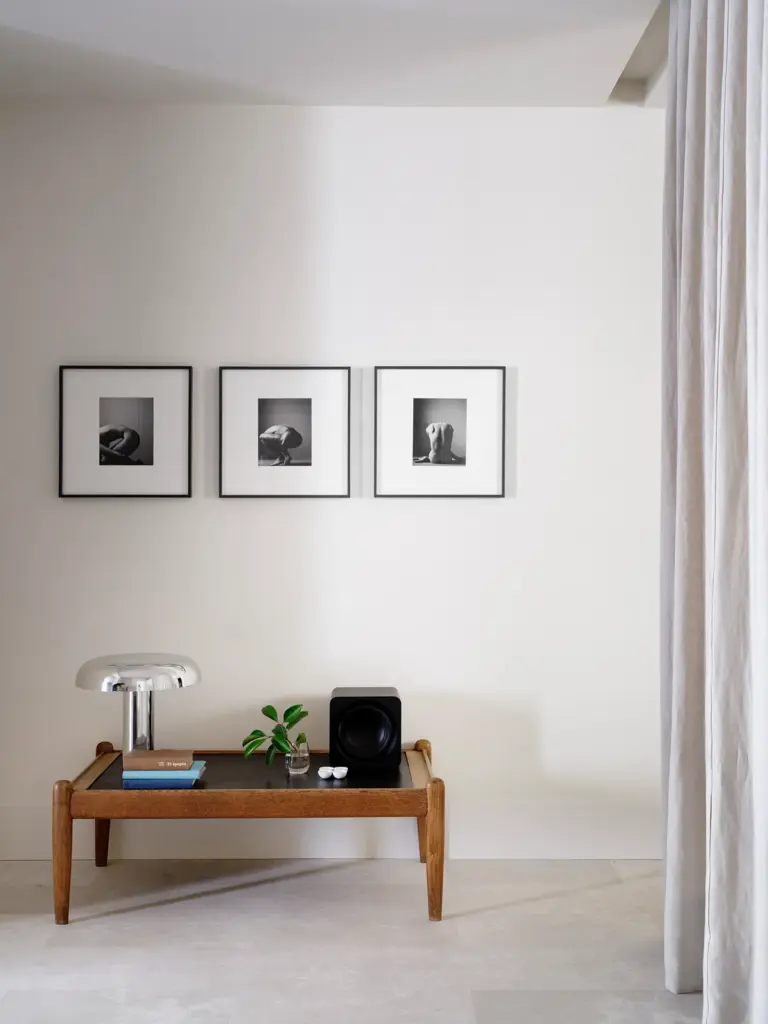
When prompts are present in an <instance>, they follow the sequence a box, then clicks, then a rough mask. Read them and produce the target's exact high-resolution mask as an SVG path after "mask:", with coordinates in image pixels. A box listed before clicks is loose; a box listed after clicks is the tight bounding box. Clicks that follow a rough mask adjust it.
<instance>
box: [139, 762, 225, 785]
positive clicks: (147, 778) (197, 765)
mask: <svg viewBox="0 0 768 1024" xmlns="http://www.w3.org/2000/svg"><path fill="white" fill-rule="evenodd" d="M204 771H205V761H195V762H194V763H193V765H192V767H191V768H187V769H186V770H184V769H180V770H179V771H168V772H161V771H152V770H149V771H125V770H124V771H123V781H124V782H126V781H128V780H129V779H130V780H135V781H138V782H197V780H198V779H199V778H200V777H201V775H202V774H203V772H204Z"/></svg>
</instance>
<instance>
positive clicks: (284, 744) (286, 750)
mask: <svg viewBox="0 0 768 1024" xmlns="http://www.w3.org/2000/svg"><path fill="white" fill-rule="evenodd" d="M272 744H273V745H274V746H275V747H277V749H278V750H279V751H280V753H281V754H290V753H291V744H290V743H289V742H288V740H287V739H286V738H285V736H273V737H272Z"/></svg>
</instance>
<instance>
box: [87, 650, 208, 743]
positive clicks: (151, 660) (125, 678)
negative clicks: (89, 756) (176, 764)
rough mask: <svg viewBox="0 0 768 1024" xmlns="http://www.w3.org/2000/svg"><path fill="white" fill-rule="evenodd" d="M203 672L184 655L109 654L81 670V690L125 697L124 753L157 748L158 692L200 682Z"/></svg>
mask: <svg viewBox="0 0 768 1024" xmlns="http://www.w3.org/2000/svg"><path fill="white" fill-rule="evenodd" d="M200 678H201V677H200V669H199V668H198V667H197V665H196V664H195V662H194V661H192V659H191V658H186V657H184V656H183V655H181V654H107V655H104V656H102V657H100V658H93V659H91V661H86V663H85V664H84V665H83V666H81V668H80V671H79V672H78V673H77V679H76V680H75V685H76V686H79V687H80V689H82V690H101V691H102V692H104V693H122V694H123V695H124V696H123V751H124V752H125V751H129V750H141V749H144V750H152V748H153V747H154V745H155V743H154V707H153V701H152V694H153V693H154V692H155V690H178V689H181V687H183V686H192V685H193V684H194V683H199V682H200Z"/></svg>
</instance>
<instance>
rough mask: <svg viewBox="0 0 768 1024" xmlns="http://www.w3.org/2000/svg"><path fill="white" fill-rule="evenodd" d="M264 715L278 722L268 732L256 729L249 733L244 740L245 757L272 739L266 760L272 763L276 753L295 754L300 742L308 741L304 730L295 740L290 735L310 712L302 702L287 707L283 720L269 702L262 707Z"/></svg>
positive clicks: (271, 720)
mask: <svg viewBox="0 0 768 1024" xmlns="http://www.w3.org/2000/svg"><path fill="white" fill-rule="evenodd" d="M261 713H262V715H264V716H265V717H266V718H268V719H269V720H270V722H276V723H277V724H276V725H275V726H274V727H273V728H272V730H271V731H270V732H268V733H266V732H264V730H263V729H254V730H253V732H251V733H249V734H248V735H247V736H246V737H245V739H244V740H243V747H244V750H243V754H244V756H245V757H250V756H251V754H253V753H255V752H256V751H257V750H258V749H259V747H261V746H263V744H264V743H266V742H267V740H270V744H269V746H268V747H267V753H266V762H267V764H268V765H270V764H272V762H273V760H274V758H275V754H276V753H278V751H279V752H280V753H281V754H295V753H296V748H297V747H298V745H299V744H300V743H306V742H307V737H306V736H305V735H304V733H303V732H300V733H299V735H298V736H297V737H296V740H295V742H294V741H293V740H292V739H291V737H290V736H289V735H288V733H289V732H290V730H291V729H294V728H295V727H296V726H297V725H298V724H299V722H301V721H303V720H304V719H305V718H306V717H307V716H308V715H309V712H308V711H305V710H304V708H303V706H302V705H301V704H291V706H290V707H289V708H286V709H285V711H284V712H283V720H282V722H281V721H280V718H279V717H278V714H277V711H276V709H275V708H274V707H273V706H272V705H271V704H267V705H266V706H265V707H263V708H262V709H261Z"/></svg>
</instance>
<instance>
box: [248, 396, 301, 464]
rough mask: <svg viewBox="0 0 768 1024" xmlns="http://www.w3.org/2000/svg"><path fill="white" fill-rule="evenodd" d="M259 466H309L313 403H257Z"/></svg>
mask: <svg viewBox="0 0 768 1024" xmlns="http://www.w3.org/2000/svg"><path fill="white" fill-rule="evenodd" d="M258 428H259V466H260V467H261V466H269V467H281V468H285V467H286V466H292V467H297V466H311V465H312V399H311V398H260V399H259V422H258Z"/></svg>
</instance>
